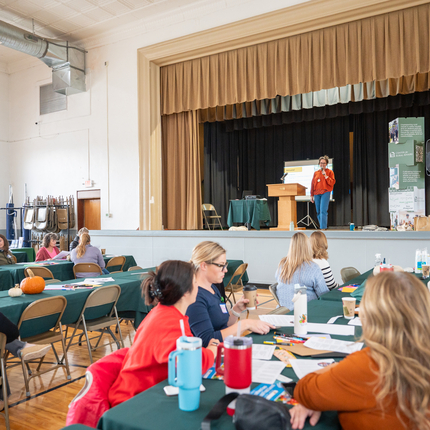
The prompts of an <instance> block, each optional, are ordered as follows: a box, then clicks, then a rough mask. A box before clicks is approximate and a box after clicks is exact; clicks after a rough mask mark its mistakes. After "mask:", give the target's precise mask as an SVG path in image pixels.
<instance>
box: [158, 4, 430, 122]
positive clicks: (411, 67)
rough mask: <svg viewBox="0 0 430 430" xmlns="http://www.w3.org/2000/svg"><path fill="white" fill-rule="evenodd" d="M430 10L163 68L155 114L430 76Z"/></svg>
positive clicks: (402, 13) (388, 16)
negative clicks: (374, 82)
mask: <svg viewBox="0 0 430 430" xmlns="http://www.w3.org/2000/svg"><path fill="white" fill-rule="evenodd" d="M429 26H430V4H425V5H422V6H417V7H413V8H409V9H404V10H401V11H397V12H391V13H387V14H383V15H379V16H375V17H371V18H366V19H363V20H359V21H354V22H350V23H346V24H342V25H338V26H334V27H328V28H325V29H322V30H317V31H312V32H309V33H305V34H301V35H297V36H293V37H288V38H284V39H279V40H275V41H271V42H268V43H262V44H259V45H254V46H250V47H246V48H240V49H236V50H233V51H228V52H223V53H220V54H215V55H211V56H208V57H203V58H198V59H194V60H190V61H185V62H182V63H178V64H173V65H169V66H165V67H162V68H161V114H162V115H169V114H172V113H178V112H184V111H189V110H196V109H206V108H213V107H216V106H226V105H234V104H237V103H243V102H250V101H253V100H262V99H273V98H275V97H276V96H287V95H296V94H305V93H309V92H315V91H319V90H321V89H329V88H335V87H343V86H346V85H351V84H359V83H363V82H372V81H384V80H387V79H390V78H400V77H402V76H415V75H417V74H418V73H427V72H429V71H430V54H429V53H430V40H429V39H430V33H429V28H430V27H429Z"/></svg>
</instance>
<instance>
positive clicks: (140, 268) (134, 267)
mask: <svg viewBox="0 0 430 430" xmlns="http://www.w3.org/2000/svg"><path fill="white" fill-rule="evenodd" d="M133 270H143V268H142V267H140V266H132V267H129V268H128V271H129V272H131V271H133Z"/></svg>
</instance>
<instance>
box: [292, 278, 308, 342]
mask: <svg viewBox="0 0 430 430" xmlns="http://www.w3.org/2000/svg"><path fill="white" fill-rule="evenodd" d="M292 302H293V303H294V333H295V334H307V332H308V330H307V323H308V297H307V294H306V287H305V286H302V285H299V284H295V285H294V297H293V300H292Z"/></svg>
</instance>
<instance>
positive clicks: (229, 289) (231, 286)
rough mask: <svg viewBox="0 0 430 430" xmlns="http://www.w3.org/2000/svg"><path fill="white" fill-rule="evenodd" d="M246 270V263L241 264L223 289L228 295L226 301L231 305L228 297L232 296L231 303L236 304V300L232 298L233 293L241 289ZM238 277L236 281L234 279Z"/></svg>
mask: <svg viewBox="0 0 430 430" xmlns="http://www.w3.org/2000/svg"><path fill="white" fill-rule="evenodd" d="M247 268H248V264H247V263H243V264H241V265H240V266H239V267H238V268H237V269H236V270H235V272H234V273H233V276H232V277H231V279H230V282H229V283H228V285H227V286H226V287H225V292H226V294H228V296H227V301H228V302H230V303H231V301H230V297H231V296H233V301H234V303H235V304H236V298H235V297H234V293H238V292H239V291H241V290H242V288H243V283H242V277H243V275H244V274H245V272H246V269H247ZM237 276H238V278H237V280H236V281H235V278H236V277H237Z"/></svg>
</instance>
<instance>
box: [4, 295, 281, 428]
mask: <svg viewBox="0 0 430 430" xmlns="http://www.w3.org/2000/svg"><path fill="white" fill-rule="evenodd" d="M237 296H239V297H240V296H241V294H238V295H237ZM258 300H259V303H261V304H262V305H261V306H260V307H258V308H257V309H256V310H254V311H251V312H250V315H249V318H258V315H259V314H265V313H267V312H269V311H270V310H272V309H274V308H275V307H276V303H275V301H274V300H272V296H271V294H270V292H269V291H268V290H259V291H258ZM266 301H270V302H269V303H266V304H264V302H266ZM121 331H122V334H123V338H124V343H125V346H130V345H131V344H132V342H133V338H134V334H135V331H134V329H133V327H132V325H130V324H128V325H126V324H125V323H122V324H121ZM103 340H104V342H105V344H107V343H108V342H109V337H108V336H107V335H105V336H104V339H103ZM115 349H116V346H114V345H110V346H109V345H107V346H104V347H102V348H100V349H98V350H97V351H95V352H93V357H94V360H97V359H99V358H101V357H104V356H105V355H107V354H109V353H110V352H112V351H114V350H115ZM68 357H69V362H70V373H71V377H72V379H71V381H68V380H67V379H66V372H65V370H64V369H62V368H60V369H56V370H54V371H52V372H48V373H46V374H44V375H41V376H39V377H36V378H34V379H32V380H31V381H30V392H31V397H30V398H29V399H27V397H26V395H25V385H24V379H23V376H22V370H21V367H20V366H16V367H12V368H8V370H7V374H8V378H9V383H10V387H11V391H12V394H11V396H10V397H9V414H10V424H11V429H12V430H41V429H43V430H58V429H61V428H63V427H64V426H65V423H66V415H67V410H68V405H69V403H70V401H71V400H72V399H73V398H74V397H75V396H76V394H77V393H78V392H79V390H80V389H81V388H82V386H83V385H84V381H85V378H84V375H85V370H86V368H87V367H88V366H89V365H90V360H89V357H88V350H87V348H86V345H85V344H83V345H82V346H78V345H75V346H72V347H71V348H70V350H69V353H68ZM54 360H55V357H54V354H53V352H50V353H48V354H47V356H46V358H45V362H47V363H54ZM3 428H5V426H4V418H3V416H0V429H3Z"/></svg>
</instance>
